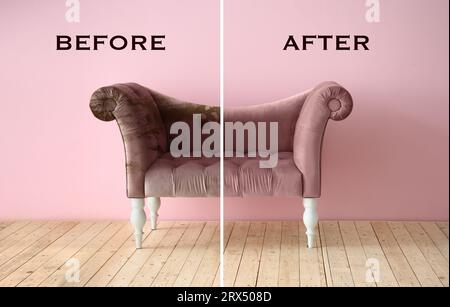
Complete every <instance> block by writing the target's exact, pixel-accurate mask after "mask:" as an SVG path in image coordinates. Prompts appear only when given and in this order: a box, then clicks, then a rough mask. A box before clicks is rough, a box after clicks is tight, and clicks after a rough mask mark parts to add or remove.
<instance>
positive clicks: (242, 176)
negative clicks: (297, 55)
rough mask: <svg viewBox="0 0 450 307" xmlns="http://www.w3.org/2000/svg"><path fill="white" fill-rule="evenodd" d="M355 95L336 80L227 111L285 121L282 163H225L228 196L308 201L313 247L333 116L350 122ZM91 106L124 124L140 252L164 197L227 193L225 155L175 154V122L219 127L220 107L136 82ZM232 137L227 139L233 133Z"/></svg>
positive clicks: (228, 118)
mask: <svg viewBox="0 0 450 307" xmlns="http://www.w3.org/2000/svg"><path fill="white" fill-rule="evenodd" d="M352 106H353V102H352V98H351V95H350V94H349V93H348V91H347V90H345V89H344V88H343V87H342V86H340V85H339V84H337V83H335V82H324V83H321V84H319V85H318V86H316V87H315V88H313V89H310V90H307V91H305V92H302V93H300V94H298V95H295V96H292V97H289V98H286V99H281V100H278V101H275V102H272V103H267V104H261V105H255V106H248V107H238V108H226V109H225V110H224V119H225V122H243V123H247V122H253V123H257V122H275V123H277V124H278V163H277V165H276V166H275V167H273V168H261V167H260V164H259V160H260V158H258V157H248V148H247V146H245V148H244V153H241V156H242V155H243V156H244V157H236V155H234V156H233V157H225V158H224V195H225V196H231V197H233V196H236V197H242V196H252V195H266V196H293V197H303V199H304V206H305V211H304V215H303V220H304V222H305V225H306V228H307V232H306V234H307V235H308V246H309V247H312V246H313V245H314V240H315V239H314V235H315V226H316V224H317V221H318V216H317V199H318V198H319V197H320V194H321V177H320V176H321V151H322V142H323V136H324V132H325V127H326V125H327V122H328V119H330V118H331V119H333V120H342V119H344V118H346V117H347V116H348V115H349V114H350V113H351V111H352ZM90 108H91V110H92V112H93V114H94V115H95V117H97V118H99V119H101V120H104V121H111V120H114V119H115V120H116V121H117V123H118V125H119V128H120V131H121V134H122V138H123V142H124V147H125V160H126V175H127V195H128V197H129V198H130V199H131V202H132V214H131V222H132V224H133V225H134V228H135V238H136V247H137V248H140V247H141V240H142V228H143V226H144V223H145V220H146V215H145V212H144V199H147V200H148V206H149V209H150V219H151V224H152V225H151V227H152V229H156V222H157V216H158V214H157V211H158V209H159V206H160V197H217V196H219V191H220V176H219V173H220V171H219V170H220V163H219V158H218V157H204V156H201V157H195V158H194V157H179V158H175V157H173V156H172V154H171V153H170V152H169V146H170V142H171V141H172V140H173V139H174V138H175V137H176V135H172V134H170V133H169V131H170V127H171V125H172V124H173V123H174V122H180V121H181V122H185V123H187V124H188V125H189V127H191V128H192V126H193V115H194V114H201V121H202V123H206V122H219V118H220V110H219V108H218V107H211V106H206V105H199V104H194V103H190V102H185V101H181V100H177V99H174V98H172V97H168V96H165V95H163V94H161V93H158V92H156V91H153V90H150V89H147V88H145V87H143V86H140V85H138V84H135V83H127V84H116V85H112V86H107V87H102V88H100V89H98V90H97V91H95V92H94V94H93V95H92V98H91V101H90ZM225 137H226V135H225Z"/></svg>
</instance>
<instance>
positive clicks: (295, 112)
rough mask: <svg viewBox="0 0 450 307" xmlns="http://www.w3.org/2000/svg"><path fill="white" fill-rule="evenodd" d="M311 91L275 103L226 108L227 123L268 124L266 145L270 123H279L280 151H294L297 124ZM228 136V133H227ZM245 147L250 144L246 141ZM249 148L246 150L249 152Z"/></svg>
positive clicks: (225, 117)
mask: <svg viewBox="0 0 450 307" xmlns="http://www.w3.org/2000/svg"><path fill="white" fill-rule="evenodd" d="M309 92H310V91H306V92H303V93H300V94H297V95H294V96H291V97H288V98H285V99H281V100H277V101H274V102H269V103H264V104H258V105H252V106H245V107H225V111H224V120H225V122H242V123H244V124H245V123H246V122H254V123H255V124H256V123H258V122H264V123H266V127H267V129H266V139H267V140H266V143H267V144H269V135H270V134H269V122H276V123H278V151H279V152H283V151H292V148H293V140H294V132H295V124H296V123H297V119H298V117H299V114H300V111H301V109H302V106H303V103H304V102H305V100H306V97H307V95H308V94H309ZM257 131H258V129H257ZM225 134H226V132H225ZM244 144H245V145H247V144H248V142H247V141H246V142H245V143H244ZM247 150H248V148H247V147H246V148H245V152H247Z"/></svg>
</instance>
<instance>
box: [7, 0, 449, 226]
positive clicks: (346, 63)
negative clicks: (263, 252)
mask: <svg viewBox="0 0 450 307" xmlns="http://www.w3.org/2000/svg"><path fill="white" fill-rule="evenodd" d="M64 3H65V1H63V0H61V1H56V0H53V1H50V0H46V1H44V0H41V1H32V0H28V1H9V2H6V1H2V2H1V3H0V34H1V37H2V40H0V52H1V56H0V67H1V71H2V73H1V74H0V84H1V93H2V115H3V117H2V121H0V129H1V131H3V133H2V137H1V138H0V140H1V141H0V142H1V148H2V150H1V151H0V160H1V161H3V166H2V172H1V173H0V219H19V218H42V219H44V218H45V219H49V218H55V219H75V218H127V217H128V215H129V206H128V202H127V199H126V197H125V177H124V168H123V164H124V157H123V146H122V141H121V139H120V134H119V131H118V129H117V127H116V126H115V124H114V123H104V122H100V121H98V120H97V119H95V118H94V117H93V116H92V115H91V113H90V111H89V108H88V102H89V97H90V94H91V93H92V91H94V90H95V89H96V88H97V87H99V86H102V85H106V84H111V83H115V82H126V81H136V82H139V83H142V84H144V85H147V86H149V87H152V88H154V89H157V90H159V91H161V92H163V93H167V94H169V95H172V96H175V97H179V98H183V99H187V100H192V101H197V102H200V103H205V104H218V94H219V70H218V68H219V62H218V61H219V37H218V33H219V22H218V16H219V15H218V14H219V1H213V0H189V1H177V0H164V1H162V0H161V1H156V0H154V1H151V0H133V1H118V0H115V1H112V0H108V1H107V0H96V1H81V4H82V6H81V22H80V23H79V24H69V23H67V22H66V21H65V19H64V14H65V6H64ZM364 3H365V1H364V0H340V1H324V0H302V1H294V0H283V1H276V0H270V1H269V0H225V18H226V19H225V27H226V28H225V95H226V104H227V105H244V104H255V103H260V102H266V101H270V100H273V99H277V98H282V97H285V96H288V95H291V94H294V93H296V92H298V91H301V90H304V89H306V88H309V87H312V86H314V85H315V84H317V83H318V82H320V81H323V80H336V81H338V82H340V83H342V84H343V85H344V86H345V87H347V88H348V89H349V90H350V92H351V93H352V95H353V98H354V100H355V110H354V113H353V114H352V115H351V117H350V118H348V119H347V120H346V121H344V122H333V123H330V125H329V127H328V132H327V135H326V141H325V152H324V157H323V158H324V167H323V175H324V176H323V197H322V201H321V207H320V214H321V217H322V218H364V219H377V218H385V219H399V218H400V219H439V220H446V219H448V202H449V198H448V145H449V144H448V98H449V97H448V96H449V95H448V81H449V80H448V64H449V63H448V51H449V50H448V1H447V0H433V1H425V0H421V1H412V0H395V1H394V0H386V1H383V0H382V1H381V22H380V23H378V24H368V23H366V22H365V20H364V14H365V7H364ZM76 33H81V34H86V33H87V34H97V33H99V34H103V33H106V34H141V33H143V34H146V35H150V34H160V33H164V34H166V35H167V40H166V45H167V48H168V49H167V51H166V52H151V51H149V52H116V51H110V50H106V49H105V50H103V51H99V52H81V51H78V52H63V53H61V52H56V51H55V36H56V34H76ZM303 33H304V34H309V33H313V34H316V33H317V34H335V33H336V34H341V33H344V34H348V33H350V34H361V33H363V34H367V35H369V36H370V37H371V40H372V42H371V48H372V50H371V51H370V52H359V53H357V52H334V51H327V52H325V51H317V50H315V51H311V52H307V53H303V52H282V51H281V48H282V46H283V44H284V41H285V39H286V38H287V35H289V34H294V35H301V34H303ZM218 203H219V201H218V199H164V205H163V206H162V209H161V216H162V218H165V219H174V218H176V219H191V218H192V219H198V218H201V219H216V218H218ZM225 205H226V218H238V219H265V218H273V219H276V218H297V217H298V216H299V214H300V212H301V211H300V201H299V200H293V199H276V200H274V199H226V201H225Z"/></svg>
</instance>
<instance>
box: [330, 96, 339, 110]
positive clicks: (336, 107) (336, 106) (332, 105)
mask: <svg viewBox="0 0 450 307" xmlns="http://www.w3.org/2000/svg"><path fill="white" fill-rule="evenodd" d="M328 108H330V110H331V112H336V111H338V110H339V109H340V108H341V102H340V101H339V100H337V99H331V100H330V101H329V102H328Z"/></svg>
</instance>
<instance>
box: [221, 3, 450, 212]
mask: <svg viewBox="0 0 450 307" xmlns="http://www.w3.org/2000/svg"><path fill="white" fill-rule="evenodd" d="M365 2H366V1H365V0H339V1H330V0H328V1H326V0H302V1H298V0H283V1H279V0H226V1H225V3H226V5H225V16H226V19H225V99H226V102H227V103H228V104H229V105H244V104H257V103H261V102H267V101H271V100H274V99H277V98H283V97H287V96H289V95H292V94H294V93H297V92H299V91H302V90H304V89H307V88H310V87H313V86H315V85H316V84H317V83H319V82H321V81H324V80H335V81H338V82H339V83H341V84H342V85H344V86H345V87H346V88H347V89H348V90H349V91H350V92H351V93H352V95H353V98H354V101H355V109H354V112H353V114H352V115H351V116H350V117H349V118H348V119H347V120H345V121H343V122H332V123H330V125H329V126H328V130H327V134H326V139H325V147H324V153H323V190H322V192H323V196H322V200H321V205H320V212H319V213H320V215H321V217H322V218H346V219H350V218H362V219H379V218H383V219H439V220H447V219H448V213H449V211H448V210H449V197H448V194H449V193H448V183H449V182H448V166H449V165H448V146H449V143H448V137H449V135H448V111H449V102H448V101H449V90H448V82H449V78H448V73H449V71H448V65H449V62H448V52H449V49H448V35H449V33H448V6H449V2H448V0H433V1H425V0H381V1H380V3H381V22H380V23H376V24H369V23H367V22H366V21H365ZM290 34H292V35H297V36H300V35H302V34H366V35H369V36H370V38H371V44H370V45H371V51H370V52H345V51H319V50H317V49H315V50H314V51H308V52H283V51H282V50H281V49H282V48H283V46H284V43H285V41H286V39H287V37H288V35H290ZM225 208H226V217H227V218H241V219H246V218H255V219H266V218H294V217H298V216H299V214H300V213H301V210H300V201H299V200H295V199H278V200H270V199H255V200H253V201H251V202H249V201H248V200H245V199H244V200H239V199H230V200H227V201H226V203H225Z"/></svg>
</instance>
